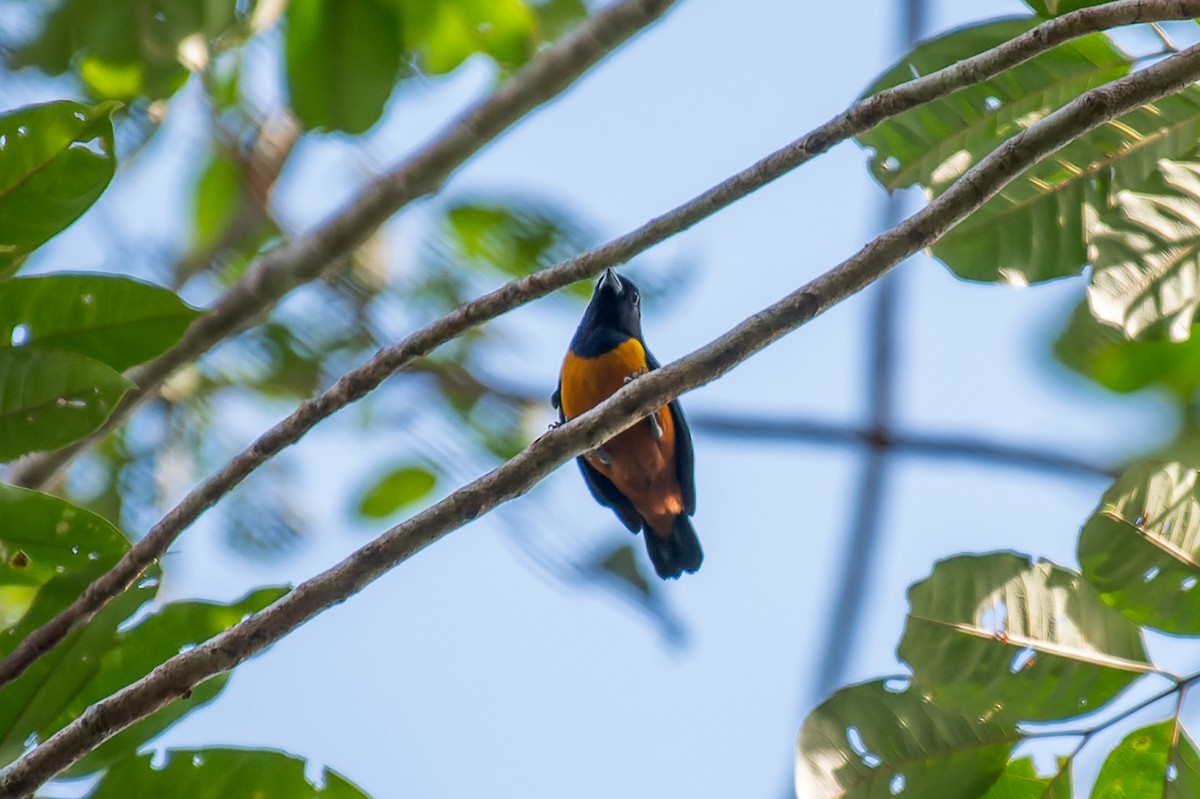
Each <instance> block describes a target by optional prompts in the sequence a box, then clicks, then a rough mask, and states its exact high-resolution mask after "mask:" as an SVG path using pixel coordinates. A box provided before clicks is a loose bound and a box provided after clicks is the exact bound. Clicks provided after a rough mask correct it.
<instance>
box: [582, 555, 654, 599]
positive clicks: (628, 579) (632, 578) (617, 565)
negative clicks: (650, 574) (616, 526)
mask: <svg viewBox="0 0 1200 799" xmlns="http://www.w3.org/2000/svg"><path fill="white" fill-rule="evenodd" d="M596 566H597V568H599V569H601V570H603V571H604V572H605V573H607V574H608V575H610V576H612V577H615V578H616V579H618V580H620V581H621V582H623V583H625V584H626V585H628V586H629V587H630V588H632V589H633V590H634V591H635V592H636V593H637V594H638V595H639V596H642V597H650V596H651V595H652V594H653V593H654V592H653V591H652V590H651V587H650V582H649V581H648V580H647V579H646V577H645V575H643V574H642V572H641V570H640V569H639V568H638V556H637V552H636V551H635V550H634V548H633V545H632V544H621V545H620V546H618V547H617V548H616V549H614V550H613V551H612V552H610V553H608V555H607V557H605V558H603V559H602V560H601V561H600V562H599V563H598V564H596Z"/></svg>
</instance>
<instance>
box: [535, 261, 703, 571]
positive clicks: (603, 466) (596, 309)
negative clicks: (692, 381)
mask: <svg viewBox="0 0 1200 799" xmlns="http://www.w3.org/2000/svg"><path fill="white" fill-rule="evenodd" d="M658 367H659V363H658V361H656V360H655V359H654V356H653V355H651V354H650V351H649V350H648V349H646V343H645V342H644V341H643V340H642V311H641V294H640V292H639V291H638V288H637V286H635V285H634V284H633V282H632V281H631V280H629V279H628V278H624V277H620V276H618V275H617V273H616V272H614V271H613V270H612V269H606V270H604V274H603V275H602V276H601V277H600V280H599V281H598V282H597V283H596V289H595V291H594V292H593V293H592V301H591V303H589V304H588V307H587V311H585V312H584V314H583V320H582V321H580V323H579V329H577V330H576V331H575V337H574V338H572V339H571V345H570V347H568V349H567V356H566V358H564V359H563V365H562V372H561V373H560V374H559V378H558V390H557V391H555V392H554V396H553V397H552V398H551V402H553V403H554V407H555V408H557V409H558V411H559V417H560V419H561V420H563V421H566V420H568V419H574V418H575V417H576V416H579V415H580V414H581V413H584V412H585V411H588V410H591V409H592V408H594V407H595V406H597V405H599V404H600V403H601V402H603V401H604V400H606V399H608V397H609V396H611V395H612V394H614V393H615V392H616V391H617V390H618V389H620V388H621V387H622V386H623V385H625V384H626V383H628V382H629V381H630V380H633V379H635V378H637V377H638V376H640V375H643V374H646V373H647V372H649V371H651V370H654V369H657V368H658ZM577 460H578V462H579V469H580V471H582V472H583V479H584V481H585V482H587V486H588V488H589V489H590V490H591V492H592V496H594V497H595V498H596V501H597V502H599V503H600V504H601V505H604V506H605V507H608V508H612V509H613V512H614V513H616V514H617V518H618V519H620V520H621V522H622V524H624V525H625V526H626V527H628V528H629V529H630V530H632V531H633V532H635V533H637V532H638V531H642V532H643V533H645V537H646V549H647V550H648V551H649V552H650V562H651V563H653V564H654V571H656V572H658V576H659V577H662V578H663V579H667V578H674V577H678V576H679V575H680V574H682V573H683V572H685V571H686V572H694V571H696V570H697V569H699V568H700V562H701V561H702V560H703V559H704V553H703V552H701V551H700V540H699V539H698V538H696V531H695V530H694V529H693V528H692V522H691V519H690V518H689V517H690V516H691V515H692V514H693V513H695V512H696V484H695V479H694V476H693V471H692V461H693V456H692V434H691V432H690V431H689V430H688V426H687V420H685V419H684V417H683V410H682V409H681V408H680V407H679V402H678V400H676V401H674V402H671V403H668V404H667V405H666V406H664V407H662V408H659V409H658V410H657V411H655V412H654V413H653V414H651V415H650V416H649V417H647V418H646V419H643V420H642V421H640V422H638V423H637V424H635V425H633V426H632V427H630V428H628V429H626V430H625V431H623V432H621V433H618V434H617V435H616V436H615V437H614V438H611V439H609V440H608V441H606V442H604V444H603V445H602V446H600V447H598V448H596V449H594V450H592V451H591V452H587V453H584V454H583V455H581V456H580V457H579V458H578V459H577Z"/></svg>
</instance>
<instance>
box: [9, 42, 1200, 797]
mask: <svg viewBox="0 0 1200 799" xmlns="http://www.w3.org/2000/svg"><path fill="white" fill-rule="evenodd" d="M1198 78H1200V46H1196V47H1192V48H1189V49H1187V50H1185V51H1183V52H1182V53H1180V54H1179V55H1176V56H1172V57H1171V58H1168V59H1166V60H1164V61H1161V62H1159V63H1157V64H1155V65H1154V66H1151V67H1149V68H1147V69H1145V70H1143V71H1141V72H1137V73H1134V74H1132V75H1129V76H1127V77H1124V78H1121V79H1119V80H1117V81H1114V82H1113V83H1110V84H1108V85H1106V86H1102V87H1099V88H1096V89H1092V90H1091V91H1089V92H1087V93H1085V94H1083V95H1082V96H1080V97H1078V98H1076V99H1075V100H1073V101H1072V102H1070V103H1068V104H1067V105H1066V106H1064V107H1063V108H1061V109H1059V110H1057V111H1055V112H1053V113H1051V114H1049V115H1048V116H1046V117H1045V118H1044V119H1042V120H1041V121H1039V122H1037V123H1036V124H1034V125H1032V126H1031V127H1029V128H1028V129H1026V130H1025V131H1023V132H1022V133H1020V134H1018V135H1017V136H1015V137H1013V138H1012V139H1010V140H1009V141H1008V142H1006V143H1005V144H1004V145H1002V146H1001V147H1000V148H998V149H997V150H996V151H995V152H993V153H992V154H991V155H989V156H987V157H986V158H984V159H983V160H982V161H981V162H980V163H979V164H977V165H976V166H974V167H972V168H971V169H970V170H969V171H968V172H967V173H966V174H965V175H963V177H962V178H960V179H959V180H958V181H957V182H956V183H954V184H953V185H952V186H951V187H950V188H949V189H948V190H947V191H946V192H945V193H944V194H942V195H941V196H940V197H938V198H936V199H934V200H933V201H932V202H930V204H929V205H928V206H927V207H925V208H924V209H922V210H921V211H919V212H918V213H916V214H914V215H913V216H911V217H910V218H908V219H907V220H905V221H904V222H903V223H901V224H900V225H898V226H897V227H895V228H893V229H892V230H890V231H888V232H886V233H884V234H882V235H880V236H878V237H876V238H875V239H874V240H873V241H871V242H870V243H868V244H867V245H866V246H865V247H863V248H862V249H861V250H859V251H858V252H857V253H855V254H854V255H853V256H852V257H850V258H849V259H847V260H846V261H843V262H842V263H841V264H840V265H838V266H837V267H836V268H834V269H832V270H831V271H829V272H826V273H825V274H823V275H821V276H820V277H818V278H816V279H815V280H813V281H811V282H809V283H808V284H807V285H805V286H802V287H801V288H799V289H797V290H796V291H795V292H793V293H791V294H789V295H787V296H786V297H784V298H782V299H781V300H779V301H778V302H776V303H774V304H773V305H771V306H769V307H768V308H765V309H763V310H762V311H760V312H758V313H756V314H755V315H753V316H751V317H750V318H749V319H747V320H745V321H744V322H742V323H741V324H739V325H738V326H737V327H735V328H733V329H732V330H730V331H729V332H728V333H726V334H725V335H723V336H721V337H720V338H718V339H716V340H715V341H713V342H710V343H709V344H707V345H706V346H704V347H702V348H701V349H699V350H697V351H695V352H693V353H691V354H690V355H688V356H687V357H685V358H683V359H681V360H678V361H675V362H674V363H671V364H669V365H667V366H665V367H663V368H662V369H659V370H656V371H654V372H651V373H650V374H648V375H645V376H643V377H641V378H639V379H637V380H634V381H631V382H630V383H629V384H628V385H626V386H625V387H623V388H622V389H621V390H619V391H617V392H616V393H615V394H614V395H613V396H611V397H610V398H609V399H607V400H606V401H604V402H603V403H601V404H600V405H598V406H596V407H595V408H593V409H592V410H590V411H588V412H587V413H584V414H582V415H581V416H578V417H576V418H575V419H572V420H571V421H569V422H567V423H565V424H563V425H561V426H560V427H558V428H556V429H554V430H552V431H550V432H548V433H547V434H545V435H544V436H542V437H541V438H539V439H538V440H536V441H534V442H533V443H532V444H531V445H530V446H529V447H527V448H526V449H525V450H524V451H523V452H521V453H520V454H519V455H517V456H516V457H515V458H513V459H511V460H509V461H508V462H507V463H505V464H504V465H502V466H500V467H498V468H496V469H494V470H492V471H491V472H489V473H487V474H485V475H483V476H482V477H480V478H478V479H477V480H475V481H473V482H471V483H469V484H468V485H465V486H463V487H461V488H459V489H458V490H456V491H454V492H452V493H451V494H450V495H449V496H447V497H446V498H444V499H442V500H441V501H439V502H437V503H435V504H434V505H432V506H431V507H429V508H427V509H425V510H424V511H421V512H420V513H418V514H416V515H415V516H413V517H412V518H410V519H407V520H406V521H404V522H402V523H400V524H398V525H396V526H395V527H392V528H391V529H390V530H388V531H386V532H385V533H383V534H382V535H381V536H379V537H378V538H376V539H375V540H374V541H372V542H370V543H369V544H367V545H366V546H364V547H362V548H361V549H359V550H358V551H356V552H355V553H354V554H352V555H351V556H349V557H348V558H346V559H345V560H343V561H342V562H341V563H339V564H337V565H336V566H334V567H332V568H330V569H328V570H327V571H325V572H322V573H321V574H319V575H317V576H315V577H313V578H311V579H309V580H307V581H305V582H304V583H302V584H301V585H299V586H297V587H296V588H295V589H294V590H293V591H291V592H290V593H288V594H287V595H286V596H284V597H283V598H282V599H280V600H278V601H277V602H275V603H274V604H272V605H271V606H269V607H268V608H266V609H264V610H262V611H260V612H258V613H255V614H252V615H251V616H249V617H248V618H246V619H244V620H242V621H241V622H239V623H238V624H236V625H234V626H233V627H231V628H229V629H228V630H226V631H225V632H223V633H221V634H220V635H217V636H215V637H213V638H212V639H210V640H208V641H206V642H205V643H203V644H201V645H200V646H197V647H196V648H194V649H191V650H189V651H188V652H185V653H182V654H179V655H176V656H174V657H172V658H170V659H169V660H167V661H166V662H165V663H163V664H162V665H160V666H159V667H157V668H156V669H154V671H152V672H151V673H150V674H148V675H146V676H145V677H143V678H142V679H140V680H138V681H136V682H134V683H132V684H130V685H127V686H125V687H124V688H122V689H121V690H119V691H117V692H116V693H114V694H112V695H111V696H109V697H107V698H105V699H102V700H100V701H99V702H97V703H95V704H93V705H91V706H90V707H88V708H87V709H86V710H85V711H84V712H83V713H82V714H81V715H80V716H79V717H78V718H76V719H75V720H74V721H72V722H71V723H69V724H67V725H66V726H65V727H63V728H62V729H61V730H59V731H58V732H56V733H55V734H54V735H52V736H50V737H49V738H47V739H46V740H45V741H43V742H42V743H41V744H39V745H37V746H35V747H34V748H33V749H31V750H30V751H28V752H26V753H25V754H23V755H22V756H21V757H20V758H18V759H17V760H16V761H14V762H13V763H12V764H10V765H9V766H7V767H5V768H4V769H3V771H0V799H13V798H15V797H26V796H29V795H30V794H32V792H33V791H35V790H36V789H37V788H38V786H40V785H41V784H42V783H44V782H45V781H46V780H48V779H50V778H51V777H53V776H54V775H55V774H57V773H58V772H60V771H62V770H63V769H65V768H68V767H69V766H70V765H71V764H73V763H75V762H77V761H78V760H79V759H80V758H82V757H84V756H85V755H86V754H87V753H88V752H90V751H92V750H93V749H94V748H95V747H97V746H99V745H100V744H101V743H103V742H104V741H105V740H107V739H108V738H110V737H111V736H113V735H115V734H116V733H117V732H119V731H120V730H122V729H125V728H126V727H128V726H130V725H131V724H134V723H136V722H137V721H139V720H141V719H143V718H146V717H147V716H149V715H150V714H152V713H154V712H155V711H156V710H158V709H159V708H162V707H164V706H165V705H167V704H169V703H170V702H172V701H174V700H176V699H178V698H179V697H181V696H183V695H184V694H186V692H188V691H189V690H191V689H192V688H194V687H195V686H196V685H198V684H200V683H201V682H203V681H204V680H207V679H208V678H210V677H212V676H214V675H216V674H218V673H220V672H222V671H227V670H229V669H231V668H233V667H234V666H236V665H237V664H239V663H241V662H243V661H245V660H247V659H248V658H250V657H252V656H253V655H255V654H257V653H258V652H261V651H262V650H263V649H265V648H266V647H268V646H270V645H271V644H273V643H274V642H276V641H278V640H279V639H280V638H282V637H283V636H285V635H287V634H288V633H289V632H291V631H292V630H294V629H296V628H297V627H299V626H300V625H301V624H303V623H304V622H306V621H308V620H309V619H311V618H312V617H314V616H316V615H317V614H318V613H320V612H322V611H323V610H325V609H326V608H329V607H331V606H333V605H336V604H338V603H341V602H344V601H345V600H346V599H348V598H349V597H350V596H352V595H354V594H355V593H357V592H358V591H361V590H362V589H363V588H364V587H366V586H367V585H368V584H370V583H371V582H372V581H373V580H375V579H376V578H378V577H379V576H381V575H382V574H384V573H385V572H387V571H388V570H389V569H391V568H394V567H395V566H396V565H397V564H399V563H401V562H402V561H404V560H406V559H408V558H409V557H411V556H412V555H413V554H414V553H416V552H418V551H420V550H421V549H423V548H425V547H426V546H428V545H429V544H431V543H433V542H434V541H436V540H437V539H439V538H441V537H442V536H444V535H446V534H447V533H449V532H450V531H452V530H455V529H457V528H459V527H461V526H463V525H464V524H467V523H468V522H470V521H472V520H474V519H476V518H477V517H479V516H480V515H481V514H483V513H485V512H487V511H489V510H491V509H492V508H494V507H496V506H497V505H500V504H501V503H504V502H507V501H508V500H510V499H513V498H514V497H518V496H520V495H522V494H524V493H525V492H526V491H528V490H529V489H530V488H532V487H533V486H534V485H536V484H537V483H538V482H539V481H540V480H542V479H544V478H545V477H546V476H547V475H549V474H550V473H551V472H552V471H554V470H555V469H556V468H558V467H559V466H560V465H562V464H563V463H564V462H566V461H567V460H568V459H570V458H572V457H575V456H577V455H578V454H579V453H581V452H584V451H586V450H589V449H593V448H595V447H597V446H600V445H601V444H603V442H605V441H607V440H609V439H610V438H612V437H613V436H614V435H616V434H617V433H619V432H620V431H622V430H624V429H625V428H627V427H628V426H630V425H631V424H633V423H634V422H636V421H637V420H639V419H642V418H645V417H646V416H647V415H648V414H650V413H651V412H653V411H654V410H655V409H657V408H660V407H662V405H663V404H665V403H666V402H667V401H668V400H670V399H671V398H674V397H677V396H678V395H680V394H681V393H683V392H685V391H689V390H691V389H693V388H696V387H697V386H700V385H704V384H705V383H708V382H711V381H712V380H715V379H717V378H719V377H720V376H721V375H723V374H725V373H726V372H728V371H729V370H730V369H732V368H733V367H734V366H736V365H737V364H739V363H741V362H742V361H744V360H746V359H747V358H749V357H750V356H751V355H753V354H754V353H756V352H758V351H760V350H762V349H763V348H765V347H767V346H768V345H770V344H771V343H772V342H774V341H776V340H778V339H779V338H780V337H782V336H783V335H785V334H786V333H789V332H791V331H792V330H795V329H796V328H797V327H799V326H801V325H803V324H805V323H806V322H808V321H810V320H811V319H813V318H814V317H816V316H817V315H818V314H820V313H823V312H824V311H826V310H828V309H829V308H830V307H832V306H833V305H835V304H837V303H839V302H841V301H842V300H844V299H845V298H847V297H849V296H850V295H852V294H854V293H856V292H858V291H861V290H862V289H863V288H865V287H866V286H867V285H869V284H870V283H871V282H873V281H875V280H877V279H878V278H879V277H880V276H882V275H883V274H885V273H886V272H887V271H888V270H889V269H891V268H892V267H893V266H895V265H896V264H897V263H899V262H900V261H902V260H903V259H904V258H907V257H908V256H909V255H911V254H912V253H913V252H916V251H917V250H918V249H921V248H924V247H927V246H929V245H930V244H932V243H933V242H934V241H936V240H937V239H938V238H939V237H940V236H942V235H943V234H944V233H945V232H946V231H947V230H949V229H950V228H951V227H953V226H954V225H955V224H957V223H958V222H960V221H961V220H962V219H964V218H965V217H966V216H967V215H969V214H970V213H971V212H973V211H974V210H976V209H977V208H979V206H981V205H982V204H983V203H984V202H985V201H986V200H988V199H989V198H991V197H993V196H995V195H996V194H997V193H998V192H999V191H1000V190H1001V189H1002V188H1003V187H1004V186H1006V185H1007V184H1008V183H1009V182H1010V181H1011V180H1012V179H1013V178H1014V177H1015V176H1016V175H1018V174H1020V173H1021V172H1022V171H1024V170H1025V169H1027V168H1028V167H1029V166H1031V165H1032V164H1034V163H1036V162H1037V161H1039V160H1041V159H1042V158H1044V157H1046V156H1047V155H1049V154H1050V153H1052V152H1054V151H1055V150H1057V149H1058V148H1060V147H1062V146H1064V145H1065V144H1067V143H1068V142H1070V141H1072V140H1074V139H1075V138H1076V137H1078V136H1080V135H1082V134H1084V133H1086V132H1087V131H1089V130H1092V129H1094V128H1096V127H1097V126H1099V125H1101V124H1103V123H1105V122H1107V121H1108V120H1111V119H1114V118H1116V117H1118V116H1120V115H1121V114H1124V113H1127V112H1129V111H1131V110H1133V109H1135V108H1138V107H1140V106H1142V105H1144V104H1145V103H1148V102H1153V101H1154V100H1157V99H1159V98H1161V97H1164V96H1166V95H1168V94H1171V93H1173V92H1177V91H1179V90H1181V89H1182V88H1183V87H1184V86H1186V85H1188V84H1189V83H1191V82H1193V81H1195V80H1197V79H1198Z"/></svg>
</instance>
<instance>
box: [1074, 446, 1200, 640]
mask: <svg viewBox="0 0 1200 799" xmlns="http://www.w3.org/2000/svg"><path fill="white" fill-rule="evenodd" d="M1198 482H1200V471H1197V470H1195V469H1190V468H1187V467H1186V466H1183V465H1182V464H1179V463H1154V462H1143V463H1138V464H1136V465H1134V466H1133V467H1131V468H1130V469H1129V470H1128V471H1126V472H1125V473H1124V474H1122V475H1121V477H1120V478H1119V479H1118V480H1117V481H1116V482H1115V483H1114V484H1113V485H1112V487H1111V488H1109V489H1108V490H1107V491H1105V492H1104V496H1103V498H1101V500H1100V505H1099V507H1098V508H1097V509H1096V511H1095V513H1093V514H1092V516H1091V518H1089V519H1088V521H1087V523H1086V524H1084V526H1083V530H1082V531H1081V532H1080V534H1079V564H1080V567H1081V568H1082V571H1083V576H1084V577H1085V578H1087V580H1088V581H1089V582H1090V583H1091V584H1092V585H1093V586H1095V587H1096V590H1098V591H1099V592H1100V597H1101V598H1102V599H1103V600H1104V601H1105V602H1107V603H1108V604H1109V605H1111V606H1113V607H1114V608H1116V609H1117V610H1119V611H1121V613H1123V614H1124V615H1125V616H1126V617H1128V618H1130V619H1132V620H1133V621H1135V622H1137V623H1139V624H1143V625H1146V626H1148V627H1154V628H1156V629H1159V630H1163V631H1165V632H1169V633H1174V634H1177V635H1200V592H1196V593H1195V594H1193V593H1192V592H1193V590H1194V589H1195V587H1196V583H1197V581H1198V580H1200V485H1198Z"/></svg>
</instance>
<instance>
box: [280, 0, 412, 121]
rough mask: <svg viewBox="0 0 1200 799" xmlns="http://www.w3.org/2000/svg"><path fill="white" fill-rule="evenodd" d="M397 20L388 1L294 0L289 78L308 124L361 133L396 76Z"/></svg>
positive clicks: (299, 111) (289, 21) (300, 114)
mask: <svg viewBox="0 0 1200 799" xmlns="http://www.w3.org/2000/svg"><path fill="white" fill-rule="evenodd" d="M400 33H401V31H400V22H399V19H398V17H397V14H396V12H395V10H394V9H393V8H392V6H391V5H390V4H389V3H388V2H387V1H386V0H292V2H290V3H289V4H288V8H287V41H286V57H287V80H288V91H289V94H290V95H291V99H292V108H293V110H294V111H295V112H296V116H297V117H299V119H300V122H301V123H302V124H303V125H304V127H306V128H320V129H326V130H341V131H345V132H347V133H362V132H364V131H366V130H367V129H368V128H370V127H371V126H372V125H374V124H375V123H376V122H378V121H379V117H380V116H381V115H382V114H383V108H384V105H385V104H386V103H387V100H388V98H389V97H391V95H392V89H393V88H394V87H395V84H396V81H397V80H398V79H399V74H400V63H401V62H400V55H401V54H400V49H399V47H397V42H399V41H400Z"/></svg>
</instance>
